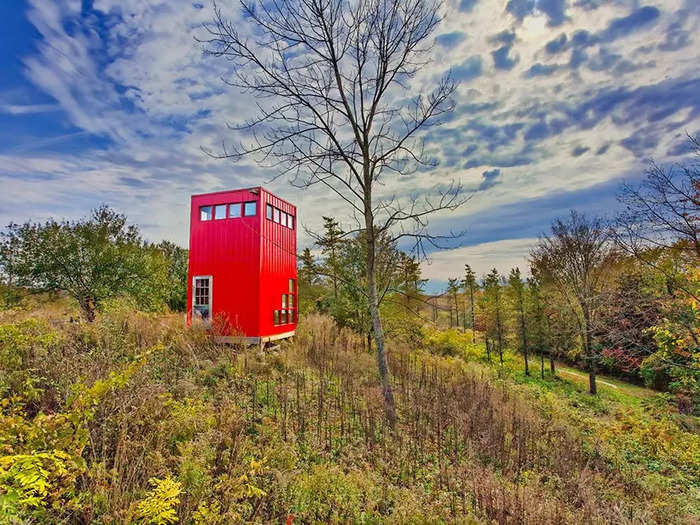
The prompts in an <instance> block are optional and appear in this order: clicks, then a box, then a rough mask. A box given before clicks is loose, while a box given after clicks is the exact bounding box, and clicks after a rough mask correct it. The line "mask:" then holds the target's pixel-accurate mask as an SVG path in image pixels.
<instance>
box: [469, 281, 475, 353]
mask: <svg viewBox="0 0 700 525" xmlns="http://www.w3.org/2000/svg"><path fill="white" fill-rule="evenodd" d="M469 308H470V309H471V314H472V344H473V345H475V344H476V329H475V327H476V316H475V314H474V289H473V288H472V287H471V286H470V287H469Z"/></svg>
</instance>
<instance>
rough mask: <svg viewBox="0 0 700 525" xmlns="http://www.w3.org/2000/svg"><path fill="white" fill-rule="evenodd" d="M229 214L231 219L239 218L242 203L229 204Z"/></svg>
mask: <svg viewBox="0 0 700 525" xmlns="http://www.w3.org/2000/svg"><path fill="white" fill-rule="evenodd" d="M228 216H229V218H231V219H237V218H238V217H240V216H241V203H240V202H236V203H235V204H229V205H228Z"/></svg>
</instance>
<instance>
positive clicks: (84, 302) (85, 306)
mask: <svg viewBox="0 0 700 525" xmlns="http://www.w3.org/2000/svg"><path fill="white" fill-rule="evenodd" d="M78 302H79V303H80V308H81V309H82V310H83V314H85V319H86V320H87V322H88V323H92V322H93V321H94V320H95V317H96V316H97V315H96V308H95V300H94V299H93V298H92V297H81V298H80V300H79V301H78Z"/></svg>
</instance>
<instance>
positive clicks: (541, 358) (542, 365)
mask: <svg viewBox="0 0 700 525" xmlns="http://www.w3.org/2000/svg"><path fill="white" fill-rule="evenodd" d="M540 377H541V378H542V379H544V349H543V348H542V347H541V346H540Z"/></svg>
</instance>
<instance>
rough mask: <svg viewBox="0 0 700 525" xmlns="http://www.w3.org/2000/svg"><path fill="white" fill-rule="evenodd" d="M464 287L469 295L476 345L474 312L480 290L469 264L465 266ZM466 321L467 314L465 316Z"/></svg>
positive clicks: (472, 328)
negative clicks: (476, 296)
mask: <svg viewBox="0 0 700 525" xmlns="http://www.w3.org/2000/svg"><path fill="white" fill-rule="evenodd" d="M462 286H463V287H464V290H465V292H466V293H467V298H468V299H469V314H470V317H471V327H470V328H471V330H472V344H475V343H476V335H475V334H476V322H475V321H476V315H475V312H474V293H475V292H476V290H478V289H479V285H478V284H477V282H476V274H475V273H474V270H472V268H471V266H469V265H468V264H465V265H464V280H463V281H462ZM464 317H465V319H466V312H465V314H464Z"/></svg>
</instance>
